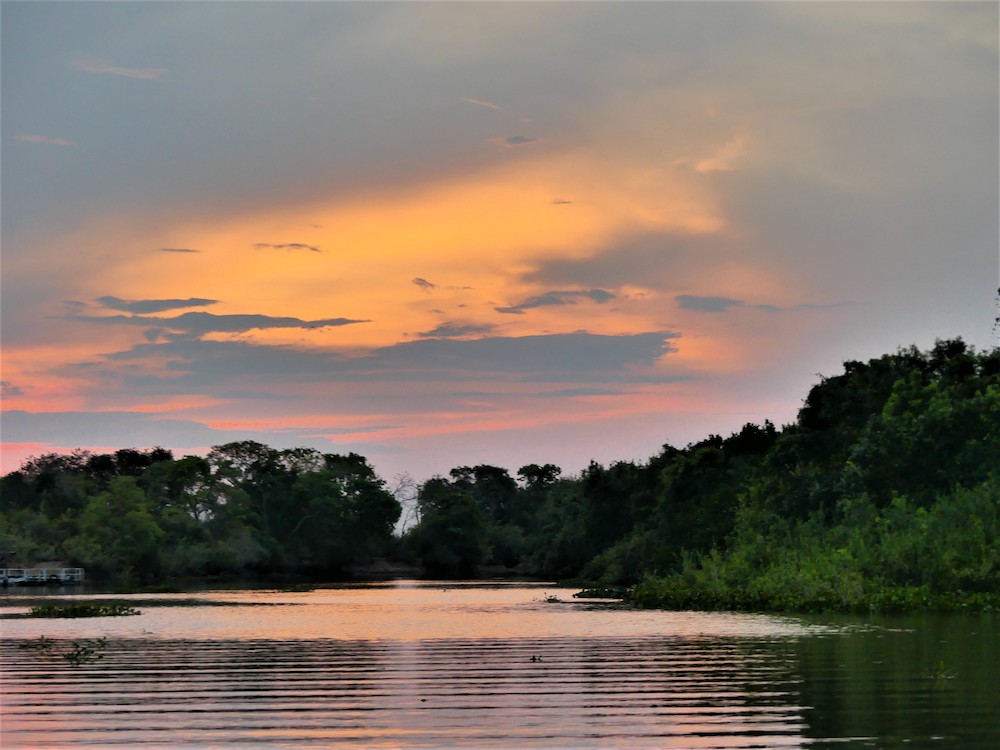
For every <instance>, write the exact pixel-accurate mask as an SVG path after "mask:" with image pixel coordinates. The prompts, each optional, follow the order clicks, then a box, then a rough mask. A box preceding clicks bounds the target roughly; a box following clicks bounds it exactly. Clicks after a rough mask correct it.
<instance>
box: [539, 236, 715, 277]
mask: <svg viewBox="0 0 1000 750" xmlns="http://www.w3.org/2000/svg"><path fill="white" fill-rule="evenodd" d="M726 249H727V248H724V247H722V246H721V244H720V240H719V239H717V238H714V237H692V236H689V235H677V234H669V233H650V234H635V235H631V236H627V237H623V238H622V239H621V240H620V241H619V242H618V243H616V244H614V245H611V246H609V247H607V248H604V249H602V250H599V251H598V252H596V253H594V254H593V255H591V256H590V257H589V258H553V259H551V260H546V261H542V262H540V263H539V264H538V266H537V267H536V268H534V269H533V270H531V271H528V272H527V273H524V274H523V275H522V280H524V281H527V282H531V283H544V284H574V285H575V284H579V285H581V286H595V287H600V286H610V287H617V286H624V285H626V284H638V285H641V286H645V287H654V288H655V287H660V286H662V285H665V284H666V283H667V282H668V281H673V282H675V281H676V279H677V276H678V274H681V273H683V274H688V273H697V271H698V270H699V269H702V268H704V267H705V266H706V265H707V264H710V263H711V262H712V261H713V260H714V259H717V258H718V257H719V256H720V255H721V254H722V253H723V252H725V250H726Z"/></svg>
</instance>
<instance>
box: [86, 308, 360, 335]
mask: <svg viewBox="0 0 1000 750" xmlns="http://www.w3.org/2000/svg"><path fill="white" fill-rule="evenodd" d="M68 319H69V320H77V321H82V322H85V323H98V324H101V325H140V326H150V327H159V328H166V329H169V330H171V331H181V332H184V333H186V334H190V335H195V336H200V335H203V334H206V333H240V332H243V331H250V330H252V329H254V328H326V327H330V326H345V325H350V324H352V323H368V322H369V321H367V320H354V319H352V318H325V319H322V320H302V319H301V318H278V317H272V316H270V315H255V314H249V315H213V314H212V313H206V312H189V313H184V314H183V315H177V316H175V317H173V318H158V317H153V316H146V315H130V316H129V315H108V316H99V315H75V316H69V317H68Z"/></svg>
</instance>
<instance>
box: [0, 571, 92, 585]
mask: <svg viewBox="0 0 1000 750" xmlns="http://www.w3.org/2000/svg"><path fill="white" fill-rule="evenodd" d="M78 583H83V568H0V586H72V585H75V584H78Z"/></svg>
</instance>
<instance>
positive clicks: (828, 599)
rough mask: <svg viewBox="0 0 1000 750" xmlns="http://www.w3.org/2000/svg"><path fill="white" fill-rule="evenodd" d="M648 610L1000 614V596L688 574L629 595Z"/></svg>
mask: <svg viewBox="0 0 1000 750" xmlns="http://www.w3.org/2000/svg"><path fill="white" fill-rule="evenodd" d="M623 598H624V601H626V602H627V603H628V604H631V605H633V606H636V607H641V608H643V609H674V610H704V611H713V612H718V611H734V612H768V613H785V614H801V613H844V614H864V613H878V614H890V613H894V614H895V613H900V614H901V613H921V612H927V613H941V614H944V613H950V612H965V613H1000V594H997V593H988V592H966V591H953V592H947V593H936V592H933V591H931V590H930V589H929V588H928V587H926V586H882V587H872V588H868V589H864V588H862V589H856V590H853V591H850V590H846V589H844V588H840V589H839V590H838V589H837V588H833V587H831V588H826V589H816V588H801V587H799V588H794V587H789V588H786V589H781V590H774V589H770V588H768V587H767V586H765V585H760V583H759V582H757V585H753V584H751V585H745V586H741V587H727V586H724V585H715V586H710V585H704V583H703V582H699V581H695V580H691V579H690V578H686V577H685V576H684V575H683V574H679V575H675V576H669V577H665V578H655V577H647V578H644V579H643V580H642V581H640V582H639V583H638V584H636V586H634V587H633V588H631V589H629V590H628V591H627V592H625V594H624V597H623Z"/></svg>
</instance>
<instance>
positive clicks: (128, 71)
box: [73, 60, 167, 81]
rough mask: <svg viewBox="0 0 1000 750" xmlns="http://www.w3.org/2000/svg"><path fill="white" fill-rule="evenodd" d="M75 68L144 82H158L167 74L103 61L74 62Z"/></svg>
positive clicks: (159, 69) (152, 69)
mask: <svg viewBox="0 0 1000 750" xmlns="http://www.w3.org/2000/svg"><path fill="white" fill-rule="evenodd" d="M73 67H74V68H77V69H78V70H82V71H84V72H85V73H95V74H97V75H110V76H122V77H124V78H137V79H139V80H142V81H156V80H158V79H160V78H162V77H163V76H164V75H166V73H167V71H165V70H164V69H163V68H125V67H122V66H120V65H111V64H110V63H108V62H105V61H103V60H74V61H73Z"/></svg>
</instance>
